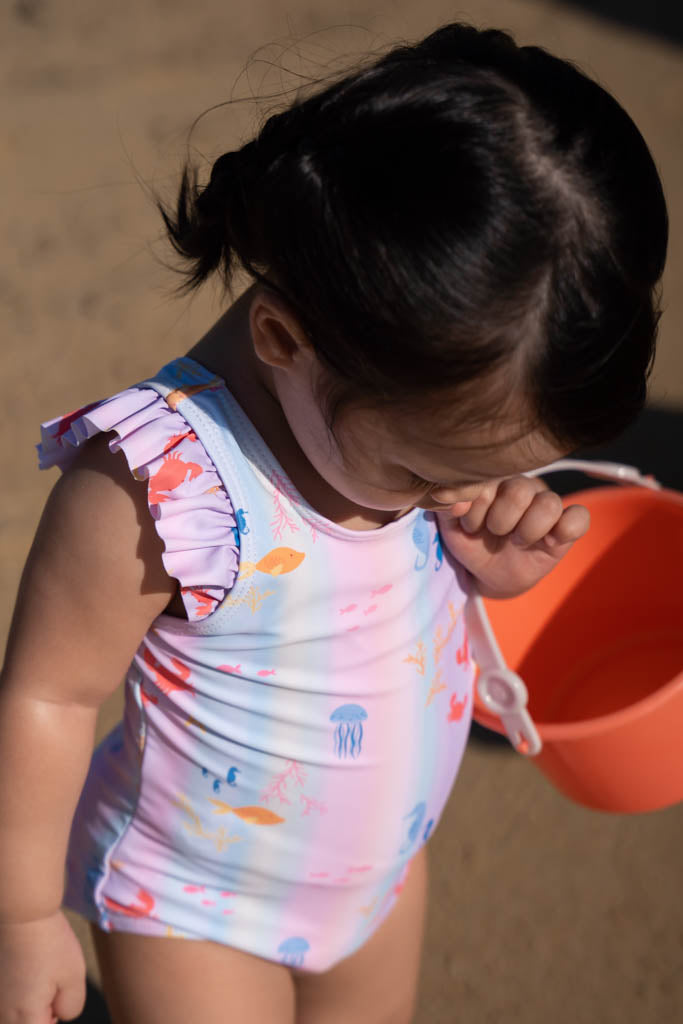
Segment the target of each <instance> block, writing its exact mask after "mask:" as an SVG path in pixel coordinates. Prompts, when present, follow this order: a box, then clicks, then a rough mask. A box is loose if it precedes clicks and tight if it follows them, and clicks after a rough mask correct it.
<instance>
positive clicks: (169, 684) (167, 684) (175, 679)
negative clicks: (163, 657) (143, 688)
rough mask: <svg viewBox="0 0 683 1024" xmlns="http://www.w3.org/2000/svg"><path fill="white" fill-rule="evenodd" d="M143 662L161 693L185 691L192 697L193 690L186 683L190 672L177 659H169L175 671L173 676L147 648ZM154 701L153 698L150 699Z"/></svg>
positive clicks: (190, 685) (192, 687) (189, 684)
mask: <svg viewBox="0 0 683 1024" xmlns="http://www.w3.org/2000/svg"><path fill="white" fill-rule="evenodd" d="M143 660H144V662H145V664H146V665H149V667H150V668H151V669H152V671H153V672H154V682H155V683H156V685H157V686H158V687H159V689H160V690H161V692H162V693H165V694H166V695H167V696H168V694H170V693H172V692H173V691H174V690H186V691H187V692H188V693H191V694H192V695H194V693H195V689H194V686H192V684H191V683H188V681H187V680H188V679H189V678H190V670H189V668H188V667H187V665H183V663H182V661H178V659H177V658H171V661H172V663H173V668H174V669H175V671H176V674H175V675H174V674H173V672H171V671H170V669H167V668H165V667H164V666H163V665H162V664H161V662H160V661H158V660H157V659H156V658H155V657H154V655H153V654H152V652H151V651H150V650H149V648H148V647H145V653H144V655H143ZM150 700H153V701H154V698H150ZM154 703H156V701H154Z"/></svg>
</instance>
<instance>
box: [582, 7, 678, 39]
mask: <svg viewBox="0 0 683 1024" xmlns="http://www.w3.org/2000/svg"><path fill="white" fill-rule="evenodd" d="M564 3H565V5H568V6H571V7H579V8H581V10H583V11H586V13H588V14H597V15H599V16H600V17H602V18H611V19H612V20H613V21H617V22H619V24H621V25H625V26H626V27H627V28H634V29H637V30H639V31H641V32H650V33H652V34H653V35H656V36H659V37H660V39H664V40H665V41H666V42H669V43H679V44H680V43H683V4H681V3H680V0H564Z"/></svg>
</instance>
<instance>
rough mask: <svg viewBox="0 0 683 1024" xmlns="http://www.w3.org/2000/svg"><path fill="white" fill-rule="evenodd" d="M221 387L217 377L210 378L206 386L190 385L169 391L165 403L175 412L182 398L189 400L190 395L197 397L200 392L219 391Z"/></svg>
mask: <svg viewBox="0 0 683 1024" xmlns="http://www.w3.org/2000/svg"><path fill="white" fill-rule="evenodd" d="M221 386H222V381H221V380H220V379H219V378H218V377H212V379H211V380H210V381H208V383H206V384H190V386H189V387H185V388H176V389H175V391H169V393H168V394H167V395H166V402H167V404H168V405H170V407H171V409H173V411H174V412H175V411H176V409H177V408H178V406H179V405H180V403H181V402H182V400H183V399H184V398H189V397H190V395H197V394H199V392H200V391H219V390H220V388H221Z"/></svg>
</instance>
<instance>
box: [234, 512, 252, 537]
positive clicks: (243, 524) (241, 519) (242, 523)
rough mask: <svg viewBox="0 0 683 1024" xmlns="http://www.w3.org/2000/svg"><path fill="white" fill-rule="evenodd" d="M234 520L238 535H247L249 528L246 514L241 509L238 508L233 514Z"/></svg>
mask: <svg viewBox="0 0 683 1024" xmlns="http://www.w3.org/2000/svg"><path fill="white" fill-rule="evenodd" d="M235 518H236V519H237V527H238V529H239V531H240V533H249V526H248V525H247V513H246V512H245V511H244V509H243V508H238V509H237V512H235Z"/></svg>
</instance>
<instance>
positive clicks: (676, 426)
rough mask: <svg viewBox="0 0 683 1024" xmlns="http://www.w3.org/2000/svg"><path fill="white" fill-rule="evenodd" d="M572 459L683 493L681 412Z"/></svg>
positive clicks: (571, 477)
mask: <svg viewBox="0 0 683 1024" xmlns="http://www.w3.org/2000/svg"><path fill="white" fill-rule="evenodd" d="M682 10H683V7H682ZM575 455H576V458H583V459H593V460H598V459H603V460H606V461H609V462H623V463H626V464H627V465H629V466H635V467H636V468H637V469H639V470H641V471H642V472H643V473H650V474H652V476H654V477H655V479H656V480H658V481H659V482H660V484H662V486H664V487H668V488H670V489H671V490H675V491H683V410H681V411H678V410H675V409H661V408H656V407H651V408H648V409H646V410H645V411H644V412H643V413H642V414H641V415H640V416H639V418H638V419H637V420H636V422H635V423H634V424H633V425H632V426H631V427H629V429H628V430H626V431H625V432H624V433H623V434H622V435H621V437H618V438H617V439H616V441H611V442H610V443H609V444H605V445H600V446H599V447H598V448H590V449H588V448H587V449H584V450H582V451H578V452H576V453H575ZM547 481H548V483H549V484H550V486H551V487H552V488H553V490H554V491H557V493H558V494H563V495H564V494H571V493H572V492H574V491H583V490H587V489H588V488H591V487H610V486H612V485H611V484H609V483H605V481H603V480H592V479H591V478H590V477H587V476H585V475H584V474H583V473H553V474H552V475H550V476H548V477H547ZM615 486H618V485H615ZM470 739H471V740H473V741H474V742H475V743H479V744H485V745H487V746H496V747H500V746H507V748H508V749H509V750H510V753H514V751H513V750H512V747H511V746H510V744H509V742H508V740H507V738H506V737H505V736H501V735H500V734H499V733H496V732H493V731H492V730H490V729H485V728H484V727H483V726H481V725H478V724H477V723H476V722H472V731H471V733H470Z"/></svg>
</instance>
